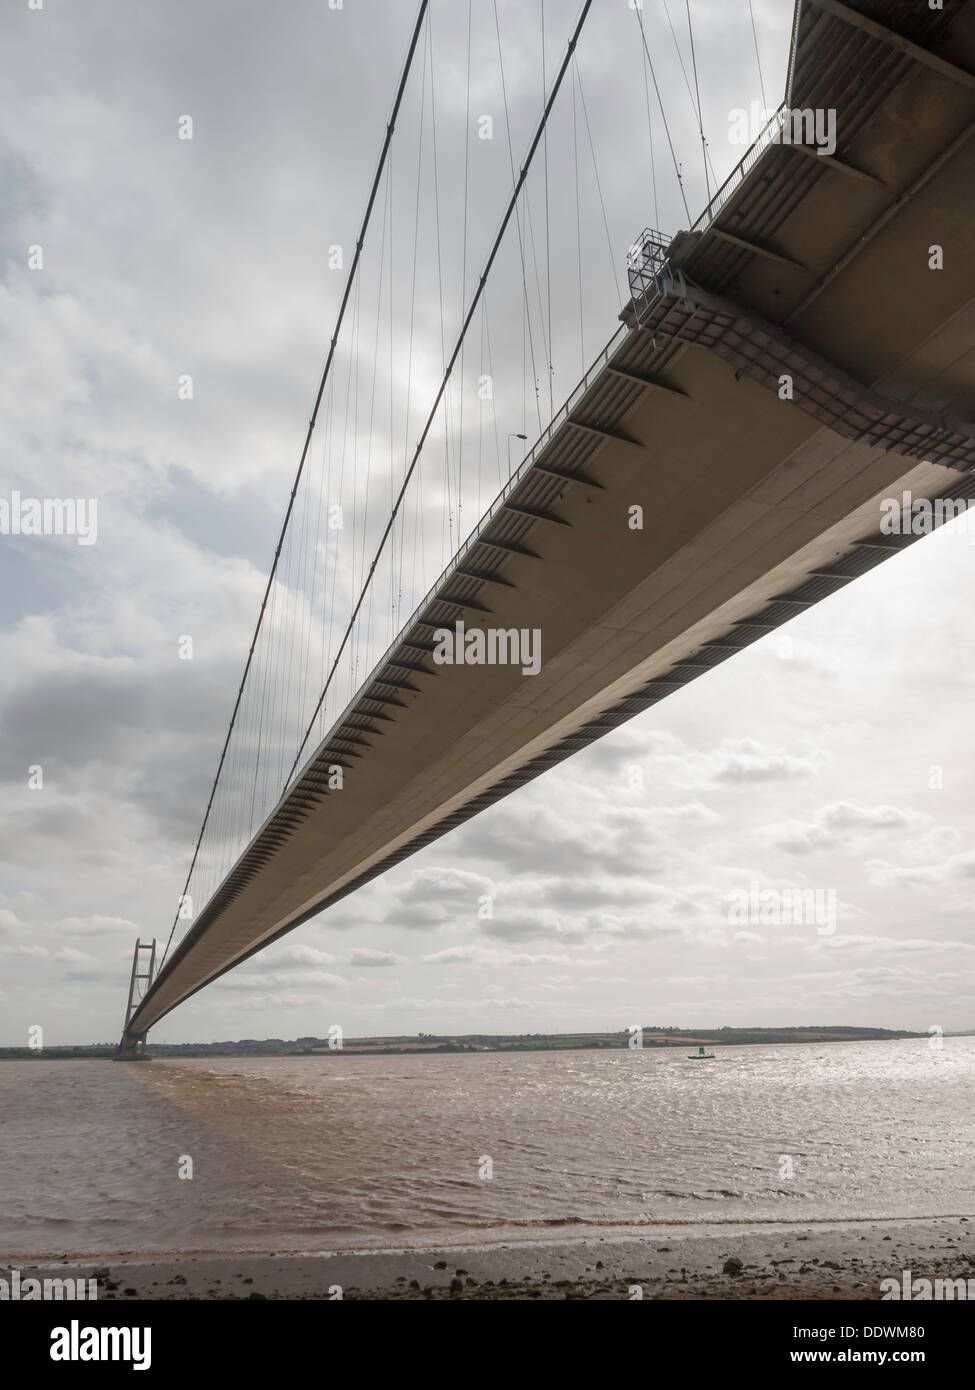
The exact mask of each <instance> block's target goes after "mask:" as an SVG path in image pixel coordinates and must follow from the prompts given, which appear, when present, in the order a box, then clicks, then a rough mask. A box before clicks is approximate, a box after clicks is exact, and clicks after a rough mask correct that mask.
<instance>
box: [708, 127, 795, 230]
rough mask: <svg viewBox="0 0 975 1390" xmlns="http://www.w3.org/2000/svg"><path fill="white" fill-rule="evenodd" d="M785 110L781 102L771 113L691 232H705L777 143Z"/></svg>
mask: <svg viewBox="0 0 975 1390" xmlns="http://www.w3.org/2000/svg"><path fill="white" fill-rule="evenodd" d="M787 110H788V107H787V105H786V103H785V102H783V103H782V105H781V106H780V107H779V108H778V110H777V111H775V112H773V114H772V116H771V117H770V118H769V120H768V121H767V122H766V124H765V127H764V129H763V130H762V131H761V133H760V134H759V136H758V139H757V140H756V141H755V142H754V144H752V145H749V147H748V149H747V150H746V151H745V153H744V155H743V157H742V158H741V159H740V160H739V161H738V163H737V164H736V165H735V167H734V168H733V169H732V171H731V173H730V174H729V175H728V177H727V178H726V179H725V181H724V183H723V184H722V185H721V187H720V188H719V189H718V191H717V193H715V195H714V197H713V198H712V199H711V201H710V202H709V203H708V205H707V207H706V208H705V209H704V211H703V212H702V213H701V215H700V217H699V218H698V219H697V221H696V222H695V223H694V226H693V227H692V228H691V231H692V232H704V231H706V230H707V228H708V227H709V226H710V225H711V223H712V222H713V221H714V219H715V218H716V217H717V215H718V213H719V212H720V211H721V209H722V208H723V207H724V205H725V203H726V202H727V201H728V199H729V198H730V197H731V195H732V193H734V191H735V189H736V188H737V187H738V185H739V184H740V183H741V182H742V180H743V179H744V177H745V175H746V174H747V173H748V171H749V170H750V169H751V168H752V167H753V166H754V165H755V164H756V163H757V161H758V160H759V158H760V157H761V156H762V155H763V154H764V153H765V151H766V150H767V149H768V147H769V146H770V145H774V144H775V143H776V142H777V141H778V138H779V135H780V133H781V130H782V123H783V121H784V119H785V113H786V111H787Z"/></svg>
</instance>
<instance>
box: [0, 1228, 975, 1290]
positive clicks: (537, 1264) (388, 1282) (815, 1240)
mask: <svg viewBox="0 0 975 1390" xmlns="http://www.w3.org/2000/svg"><path fill="white" fill-rule="evenodd" d="M729 1261H740V1262H741V1267H740V1269H737V1268H736V1267H735V1266H734V1265H730V1266H729V1265H728V1262H729ZM11 1268H19V1269H20V1270H21V1272H22V1276H23V1277H28V1276H30V1277H36V1278H45V1277H47V1278H62V1279H63V1278H69V1277H73V1278H79V1279H80V1278H84V1279H88V1278H97V1279H98V1281H99V1292H98V1296H99V1299H100V1300H107V1299H119V1300H128V1299H132V1300H155V1299H167V1300H169V1299H174V1300H175V1299H191V1300H201V1299H202V1300H207V1299H211V1300H212V1299H285V1300H290V1299H316V1300H328V1299H337V1298H342V1299H352V1300H369V1301H376V1300H403V1299H406V1300H417V1299H419V1300H429V1299H434V1300H435V1299H439V1298H450V1299H458V1298H459V1299H461V1300H468V1301H471V1300H487V1301H496V1300H505V1301H508V1300H534V1299H538V1298H542V1299H566V1298H575V1299H579V1298H581V1299H587V1300H596V1301H599V1300H612V1299H631V1298H634V1297H640V1298H646V1299H705V1300H706V1299H755V1300H761V1299H769V1298H771V1299H773V1300H778V1299H822V1300H850V1299H868V1300H869V1299H875V1300H877V1299H880V1298H881V1297H882V1291H881V1287H880V1282H881V1280H882V1279H884V1278H891V1277H893V1278H895V1279H897V1280H898V1281H900V1280H901V1277H902V1274H903V1271H904V1270H911V1271H912V1273H913V1275H914V1277H916V1278H917V1277H921V1278H930V1279H934V1278H952V1279H958V1278H961V1279H966V1280H967V1279H972V1280H975V1216H971V1217H965V1216H943V1217H916V1218H889V1219H873V1218H859V1219H858V1218H853V1219H842V1220H835V1221H829V1220H823V1221H789V1220H788V1219H786V1220H783V1221H781V1222H776V1223H774V1225H773V1224H772V1223H754V1224H752V1223H749V1224H745V1223H740V1222H739V1223H728V1224H726V1225H719V1223H713V1224H712V1225H710V1226H695V1227H688V1226H668V1225H666V1224H664V1223H661V1224H660V1225H659V1226H653V1227H647V1228H641V1229H640V1230H639V1232H635V1231H630V1232H625V1231H623V1230H619V1229H617V1230H616V1231H614V1232H613V1233H612V1234H610V1233H604V1234H601V1235H595V1236H594V1235H587V1236H586V1237H585V1238H578V1237H576V1238H566V1236H565V1235H556V1234H555V1233H553V1234H552V1236H551V1238H549V1239H548V1240H544V1239H539V1238H538V1237H537V1236H536V1237H533V1238H531V1239H523V1240H518V1239H514V1238H509V1239H507V1240H504V1241H501V1240H499V1241H493V1242H489V1241H478V1240H470V1239H469V1238H468V1239H466V1240H465V1239H463V1238H461V1239H459V1240H458V1241H457V1242H456V1243H454V1242H440V1243H438V1244H430V1245H424V1246H417V1247H413V1248H406V1247H402V1246H393V1247H391V1248H388V1249H363V1248H360V1249H356V1250H338V1251H327V1250H322V1251H317V1252H315V1251H301V1250H291V1251H284V1252H268V1251H263V1252H262V1251H195V1252H183V1253H174V1252H161V1251H160V1252H159V1253H150V1252H141V1253H139V1252H129V1253H125V1254H117V1255H104V1254H103V1255H96V1256H88V1257H82V1256H61V1257H57V1256H55V1257H52V1256H50V1255H45V1256H42V1257H37V1256H21V1255H14V1256H8V1255H2V1256H0V1276H5V1272H6V1271H7V1270H9V1269H11ZM636 1290H639V1292H636Z"/></svg>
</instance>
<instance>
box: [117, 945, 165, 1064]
mask: <svg viewBox="0 0 975 1390" xmlns="http://www.w3.org/2000/svg"><path fill="white" fill-rule="evenodd" d="M142 951H148V953H149V960H148V964H147V965H146V967H145V969H144V970H140V969H139V965H140V953H141V952H142ZM155 973H156V941H155V937H154V938H153V939H152V941H141V940H137V941H136V943H135V954H134V955H133V957H132V975H131V977H130V979H129V1002H128V1004H127V1005H126V1008H125V1027H124V1028H123V1029H122V1039H121V1041H120V1042H119V1045H118V1050H117V1052H116V1053H115V1060H116V1062H148V1061H150V1060H151V1059H150V1058H149V1056H148V1054H147V1053H146V1033H147V1032H148V1029H146V1030H145V1031H143V1032H141V1033H130V1032H129V1024H130V1022H131V1021H132V1015H133V1014H134V1013H135V1011H136V1009H137V1008H138V1006H139V1004H140V1003H141V1001H142V999H143V997H144V996H145V994H146V992H147V991H148V989H149V986H150V985H151V984H152V979H153V976H154V974H155ZM137 983H142V985H143V988H142V990H141V992H139V993H138V995H137V991H136V984H137Z"/></svg>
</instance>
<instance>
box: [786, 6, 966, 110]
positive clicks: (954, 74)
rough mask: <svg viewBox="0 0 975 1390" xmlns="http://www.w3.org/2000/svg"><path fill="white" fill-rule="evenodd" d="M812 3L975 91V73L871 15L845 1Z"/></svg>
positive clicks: (942, 75)
mask: <svg viewBox="0 0 975 1390" xmlns="http://www.w3.org/2000/svg"><path fill="white" fill-rule="evenodd" d="M812 3H813V5H814V6H815V8H816V9H817V10H824V11H825V12H826V14H831V15H834V16H835V17H836V18H837V19H842V20H844V21H845V22H846V23H847V24H851V25H852V26H853V27H854V28H855V29H862V30H863V32H864V33H865V34H869V35H870V37H871V38H872V39H880V40H881V42H882V43H886V44H890V45H891V47H892V48H899V49H900V51H901V52H902V53H906V54H907V56H908V58H913V59H914V61H915V62H916V63H923V64H924V65H925V66H926V67H929V68H932V69H933V70H934V71H935V72H936V73H938V74H939V75H940V76H941V77H947V78H948V79H949V80H950V81H952V82H957V83H959V84H960V85H961V86H963V87H967V88H968V90H969V91H970V92H975V73H971V72H968V71H966V69H965V68H960V67H959V66H958V64H957V63H951V62H949V61H948V59H947V58H941V57H939V56H938V54H937V53H932V52H931V50H930V49H929V48H922V47H921V45H920V44H917V43H914V42H913V41H912V40H911V39H909V38H906V37H905V36H904V35H903V34H898V33H897V31H896V30H894V29H891V28H890V27H889V26H888V25H886V24H878V22H877V21H876V20H875V19H870V18H869V17H868V16H867V15H865V14H861V13H860V11H859V10H855V9H853V8H852V6H850V5H845V4H843V0H812Z"/></svg>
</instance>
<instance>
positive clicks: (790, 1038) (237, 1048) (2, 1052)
mask: <svg viewBox="0 0 975 1390" xmlns="http://www.w3.org/2000/svg"><path fill="white" fill-rule="evenodd" d="M971 1035H972V1034H971V1032H964V1031H962V1032H956V1033H946V1034H944V1036H945V1037H970V1036H971ZM927 1036H928V1034H927V1033H912V1032H910V1031H909V1030H907V1029H899V1030H895V1029H889V1028H855V1027H846V1026H840V1025H834V1026H822V1027H819V1026H806V1027H796V1028H693V1029H692V1028H688V1029H681V1028H669V1029H661V1028H658V1027H648V1028H644V1029H643V1033H642V1038H641V1040H640V1048H641V1050H650V1049H666V1048H675V1047H699V1046H702V1045H703V1046H709V1047H762V1046H764V1047H769V1046H775V1045H779V1044H788V1045H793V1046H795V1045H800V1044H803V1043H826V1042H889V1041H893V1040H895V1039H898V1038H926V1037H927ZM631 1041H632V1040H631V1036H630V1034H629V1032H619V1033H505V1034H497V1035H492V1034H487V1033H465V1034H425V1033H420V1034H418V1035H417V1036H415V1037H407V1036H404V1035H397V1036H395V1037H378V1038H349V1039H348V1040H347V1041H345V1042H344V1043H343V1045H342V1046H341V1047H335V1046H332V1045H331V1044H330V1042H329V1039H328V1038H314V1037H308V1038H298V1039H294V1040H286V1039H282V1038H265V1039H263V1040H261V1039H256V1038H244V1039H240V1040H237V1041H235V1042H230V1041H224V1042H214V1043H158V1044H155V1045H153V1044H152V1043H150V1044H149V1047H148V1052H147V1055H148V1056H149V1057H157V1058H159V1059H160V1060H176V1059H179V1058H181V1057H324V1056H346V1057H405V1056H417V1055H418V1054H431V1053H432V1054H433V1055H436V1056H442V1055H444V1054H458V1053H466V1054H470V1053H485V1052H489V1053H490V1052H494V1053H498V1052H572V1051H626V1050H628V1049H629V1048H630V1047H631ZM115 1051H116V1044H115V1043H82V1044H72V1045H64V1046H61V1047H46V1048H43V1049H37V1050H34V1049H31V1048H27V1047H0V1062H10V1061H24V1060H34V1059H36V1060H44V1059H46V1060H47V1061H67V1060H74V1061H83V1060H90V1061H111V1060H112V1059H113V1058H114V1056H115Z"/></svg>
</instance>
